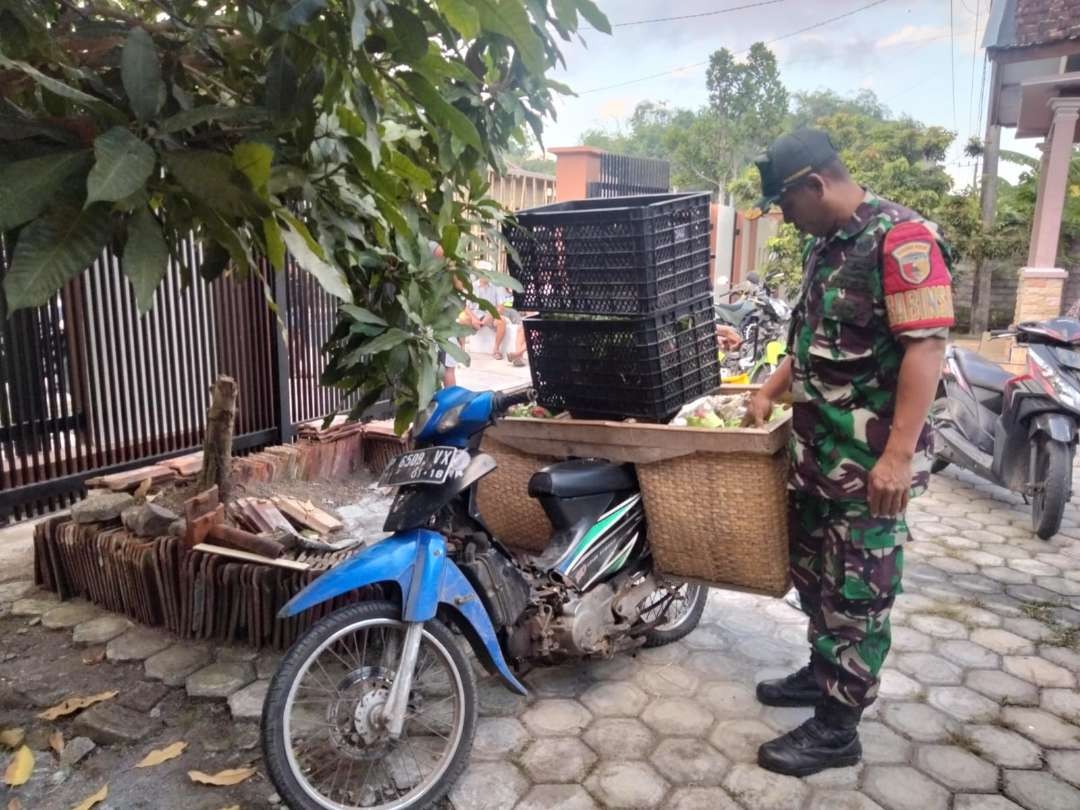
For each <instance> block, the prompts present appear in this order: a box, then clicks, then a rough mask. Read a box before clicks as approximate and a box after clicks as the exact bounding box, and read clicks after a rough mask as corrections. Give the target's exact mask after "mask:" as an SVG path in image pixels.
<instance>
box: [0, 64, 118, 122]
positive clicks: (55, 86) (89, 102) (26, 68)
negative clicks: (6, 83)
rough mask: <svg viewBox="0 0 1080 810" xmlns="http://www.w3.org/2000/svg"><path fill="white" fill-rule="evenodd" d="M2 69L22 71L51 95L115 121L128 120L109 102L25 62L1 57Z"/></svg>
mask: <svg viewBox="0 0 1080 810" xmlns="http://www.w3.org/2000/svg"><path fill="white" fill-rule="evenodd" d="M0 67H6V68H8V69H10V70H20V71H22V72H23V73H25V74H26V75H27V76H29V77H30V78H31V79H33V80H34V81H35V82H37V83H38V84H40V85H41V86H42V87H44V88H45V89H46V90H48V91H49V92H50V93H55V94H56V95H58V96H60V97H62V98H66V99H68V100H70V101H74V102H77V103H79V104H82V105H83V106H84V107H90V108H96V109H99V110H101V111H102V112H105V113H106V114H108V115H109V116H110V117H112V118H113V119H115V120H123V119H125V118H127V116H126V115H124V113H122V112H120V110H118V109H116V107H114V106H113V105H111V104H109V103H108V102H107V101H102V100H101V99H100V98H98V97H97V96H92V95H90V94H89V93H84V92H83V91H82V90H78V89H76V88H74V87H72V86H70V85H67V84H64V83H63V82H61V81H58V80H56V79H54V78H52V76H46V75H45V74H44V73H42V72H41V71H40V70H38V69H37V68H34V67H31V66H30V65H28V64H26V63H25V62H18V61H16V60H14V59H8V58H7V57H6V56H2V55H0Z"/></svg>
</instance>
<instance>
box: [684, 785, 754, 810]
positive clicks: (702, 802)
mask: <svg viewBox="0 0 1080 810" xmlns="http://www.w3.org/2000/svg"><path fill="white" fill-rule="evenodd" d="M667 803H668V808H669V810H740V808H739V805H738V804H736V803H735V801H734V800H733V799H732V798H731V797H730V796H728V795H727V793H725V792H724V791H723V790H722V789H721V788H709V787H690V788H679V789H678V790H676V791H674V792H672V794H671V796H670V797H669V798H668V802H667Z"/></svg>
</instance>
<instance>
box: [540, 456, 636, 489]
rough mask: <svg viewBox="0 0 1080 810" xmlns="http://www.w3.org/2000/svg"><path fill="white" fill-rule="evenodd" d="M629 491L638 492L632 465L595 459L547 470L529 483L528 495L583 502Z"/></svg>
mask: <svg viewBox="0 0 1080 810" xmlns="http://www.w3.org/2000/svg"><path fill="white" fill-rule="evenodd" d="M628 489H637V478H636V477H635V476H634V468H633V466H632V465H630V464H612V463H611V462H610V461H599V460H596V459H576V460H574V461H561V462H559V463H558V464H552V465H550V466H548V467H544V468H543V469H542V470H539V471H538V472H536V473H534V474H533V477H532V478H530V479H529V495H530V496H531V497H533V498H541V497H547V496H553V497H556V498H580V497H583V496H585V495H599V494H601V493H604V492H621V491H625V490H628Z"/></svg>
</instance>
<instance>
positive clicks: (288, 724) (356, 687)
mask: <svg viewBox="0 0 1080 810" xmlns="http://www.w3.org/2000/svg"><path fill="white" fill-rule="evenodd" d="M530 399H531V392H522V393H515V394H499V393H493V392H484V393H476V392H472V391H467V390H465V389H464V388H457V387H455V388H448V389H445V390H443V391H440V392H439V393H438V394H436V396H435V398H434V400H433V401H432V403H431V404H430V405H429V406H428V408H427V409H426V410H425V411H424V413H422V414H421V415H420V416H419V417H418V418H417V420H416V422H415V425H414V428H413V440H414V441H413V444H414V446H415V447H416V449H415V450H413V451H410V452H406V453H404V454H402V455H401V456H399V457H398V458H397V459H395V460H394V461H393V462H392V463H391V464H390V465H388V466H387V468H386V470H385V471H384V473H383V475H382V478H381V479H380V483H381V484H382V485H383V486H388V487H396V488H398V492H397V495H396V497H395V498H394V501H393V505H392V507H391V509H390V512H389V515H388V516H387V519H386V524H385V526H384V530H385V531H388V532H393V534H392V536H390V537H389V538H387V539H385V540H383V541H381V542H380V543H378V544H376V545H374V546H372V547H371V548H369V549H367V550H365V551H363V552H362V553H360V554H358V555H357V556H355V557H353V558H352V559H350V560H348V561H346V562H344V563H342V564H340V565H338V566H337V567H336V568H333V569H331V570H330V571H327V572H326V573H325V574H323V575H322V576H321V577H319V578H318V579H317V580H315V581H314V582H312V583H311V584H310V585H309V586H308V587H307V588H305V589H304V590H302V591H301V592H300V593H298V594H297V595H296V596H295V597H293V598H292V599H291V600H290V601H289V602H288V603H287V604H286V605H285V606H284V607H283V608H282V609H281V612H280V613H279V617H280V618H288V617H291V616H296V615H297V614H298V613H300V612H302V611H305V610H308V609H309V608H312V607H314V606H316V605H319V604H321V603H323V602H326V601H328V600H331V599H335V598H337V597H341V596H343V595H346V594H349V593H350V592H353V591H355V590H356V589H358V588H363V587H365V586H369V585H378V586H381V587H380V591H381V592H382V593H385V594H387V595H389V598H388V599H386V600H385V601H365V602H358V603H354V604H351V605H349V606H347V607H344V608H342V609H340V610H337V611H335V612H333V613H331V614H330V615H328V616H326V618H324V619H322V620H321V621H318V622H316V623H315V624H313V625H312V627H311V628H310V629H309V630H308V631H307V632H306V633H305V634H304V635H302V636H300V637H299V638H298V639H297V641H296V643H295V644H293V646H292V648H291V649H290V650H289V651H288V653H287V654H286V655H285V657H284V659H283V660H282V662H281V665H280V667H279V668H278V671H277V673H276V674H275V675H274V678H273V680H272V681H271V683H270V687H269V689H268V691H267V695H266V701H265V704H264V707H263V717H262V729H263V750H264V754H265V758H266V762H267V765H268V768H269V772H270V777H271V779H272V780H273V783H274V785H275V787H276V788H277V791H278V793H279V795H280V796H281V797H282V799H283V800H284V801H285V802H286V803H287V804H288V805H289V806H290V807H293V808H305V810H306V809H307V808H320V810H322V809H324V808H326V809H329V808H333V810H341V809H342V808H360V807H363V808H379V810H403V809H404V808H426V807H431V806H433V805H434V804H436V803H437V802H439V801H440V800H441V799H442V798H443V797H444V796H445V795H446V794H447V792H448V791H449V790H450V788H451V786H452V785H453V783H454V781H455V780H456V779H457V777H458V776H459V775H460V773H461V771H462V770H463V769H464V768H465V766H466V764H467V763H468V758H469V752H470V750H471V748H472V741H473V735H474V732H475V728H476V717H477V693H476V682H475V674H474V669H473V666H471V664H470V661H469V659H468V657H467V653H466V646H465V645H466V644H467V649H468V650H470V651H471V652H472V654H474V655H475V657H476V658H477V659H478V660H479V662H480V664H482V665H483V667H484V668H485V669H486V670H487V671H488V672H490V673H493V674H495V675H497V676H498V677H499V678H500V679H501V680H502V682H503V683H504V684H505V685H506V687H507V688H509V689H511V690H513V691H514V692H518V693H520V694H525V693H526V690H525V687H524V685H522V683H521V681H520V680H519V679H518V676H517V674H516V673H515V670H519V669H520V668H521V667H523V666H534V665H536V664H544V663H547V664H551V663H558V662H560V661H566V660H568V659H574V658H578V659H580V658H586V657H596V658H606V657H610V656H613V655H615V654H617V653H620V652H623V651H627V650H633V649H636V648H638V647H641V646H646V647H648V646H660V645H663V644H668V643H670V642H672V641H675V640H677V639H680V638H682V637H683V636H685V635H686V634H688V633H689V632H690V631H691V630H693V629H694V628H695V627H696V626H697V624H698V622H699V621H700V619H701V614H702V611H703V610H704V607H705V600H706V598H707V595H708V592H707V589H706V588H704V587H702V586H700V585H694V584H687V583H684V582H679V581H673V580H669V579H666V578H665V577H663V576H661V575H660V574H659V573H658V572H657V571H655V570H654V567H653V562H652V555H651V553H650V551H649V545H648V542H647V537H646V524H645V515H644V511H643V508H642V504H641V494H640V492H639V490H638V482H637V478H636V476H635V474H634V469H633V467H632V466H631V465H623V464H614V463H611V462H607V461H599V460H593V459H581V460H573V461H567V462H562V463H559V464H553V465H551V466H549V467H546V468H545V469H543V470H541V471H540V472H538V473H536V474H535V475H534V476H533V478H532V480H531V481H530V482H529V492H528V494H529V495H530V496H531V497H534V498H538V499H539V500H540V503H541V505H542V506H543V508H544V510H545V512H546V513H547V516H548V518H549V519H550V520H551V524H552V526H553V528H554V533H553V535H552V538H551V542H550V543H549V545H548V547H547V549H546V550H545V551H544V552H543V553H542V554H540V555H537V556H531V555H515V554H512V553H511V552H510V551H508V550H507V549H506V548H505V547H504V546H503V545H502V544H500V543H499V541H498V540H497V539H496V538H495V537H493V536H492V534H491V532H490V531H488V529H487V528H486V527H485V525H484V521H483V517H482V515H480V514H479V512H478V509H477V506H476V484H477V482H478V481H479V480H480V479H481V478H482V477H483V476H485V475H487V474H488V473H490V472H491V471H492V470H493V469H494V468H495V462H494V460H493V459H492V458H491V457H490V456H488V455H485V454H483V453H481V452H480V451H479V446H480V439H481V437H482V435H483V432H484V430H485V428H487V427H488V426H489V425H491V424H493V423H494V420H495V418H496V417H498V416H501V415H503V414H505V412H506V410H507V409H508V408H509V407H511V406H513V405H516V404H519V403H524V402H528V401H529V400H530ZM524 494H525V493H522V495H524ZM459 638H461V639H464V642H465V643H462V642H460V641H459Z"/></svg>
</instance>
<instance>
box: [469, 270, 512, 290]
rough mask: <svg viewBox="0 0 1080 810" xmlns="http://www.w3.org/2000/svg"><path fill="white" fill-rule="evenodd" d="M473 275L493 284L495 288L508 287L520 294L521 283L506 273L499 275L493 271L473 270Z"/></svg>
mask: <svg viewBox="0 0 1080 810" xmlns="http://www.w3.org/2000/svg"><path fill="white" fill-rule="evenodd" d="M473 273H474V274H475V275H477V276H482V277H483V278H486V279H487V280H488V281H490V282H491V283H492V284H494V285H495V286H496V287H508V288H509V289H511V290H514V291H515V292H521V289H522V288H521V283H520V282H519V281H518V280H517V279H516V278H514V277H513V276H508V275H506V273H499V272H497V271H495V270H477V269H474V270H473Z"/></svg>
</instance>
